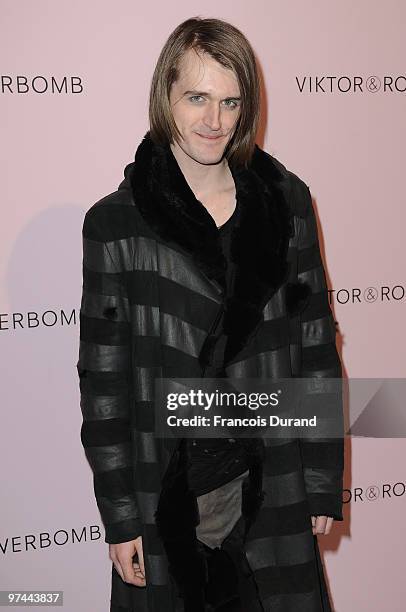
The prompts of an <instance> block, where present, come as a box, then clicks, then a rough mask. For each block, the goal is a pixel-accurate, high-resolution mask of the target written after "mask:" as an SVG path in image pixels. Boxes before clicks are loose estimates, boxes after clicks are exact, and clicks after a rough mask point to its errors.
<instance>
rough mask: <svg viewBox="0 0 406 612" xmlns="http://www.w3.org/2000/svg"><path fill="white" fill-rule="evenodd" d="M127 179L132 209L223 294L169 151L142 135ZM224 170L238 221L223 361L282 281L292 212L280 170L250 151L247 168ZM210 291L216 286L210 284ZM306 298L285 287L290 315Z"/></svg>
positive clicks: (210, 236)
mask: <svg viewBox="0 0 406 612" xmlns="http://www.w3.org/2000/svg"><path fill="white" fill-rule="evenodd" d="M130 166H131V168H130V171H129V172H127V169H126V173H125V174H126V177H127V174H128V175H129V181H130V184H131V189H132V191H133V196H134V202H135V205H136V206H137V207H138V208H139V210H140V213H141V214H142V216H143V217H144V219H145V220H146V221H147V223H148V224H149V226H150V227H151V228H152V229H153V230H154V231H155V232H156V233H157V234H158V235H159V236H160V237H161V238H162V239H163V240H165V241H169V242H173V243H175V244H176V245H178V246H180V247H181V248H182V249H183V250H184V251H185V252H186V253H187V254H189V255H190V256H191V257H193V259H194V261H195V262H196V264H197V265H198V266H199V267H200V268H201V270H202V271H203V273H204V274H205V275H206V276H207V277H208V278H209V279H210V280H211V281H212V282H215V283H216V284H217V283H219V284H220V286H221V287H222V289H223V295H224V294H225V269H226V261H225V258H224V256H223V253H222V250H221V243H220V238H219V232H218V229H217V227H216V224H215V221H214V219H213V217H212V216H211V215H210V213H209V212H208V211H207V210H206V208H205V207H204V205H203V204H202V203H201V202H200V201H199V200H197V198H196V197H195V195H194V193H193V191H192V190H191V188H190V187H189V185H188V183H187V181H186V179H185V177H184V175H183V173H182V171H181V169H180V167H179V165H178V163H177V161H176V158H175V157H174V155H173V154H172V151H171V149H170V146H169V145H167V146H161V145H156V144H154V143H153V142H152V140H151V138H150V134H149V132H147V133H146V135H145V136H144V138H143V140H142V142H141V143H140V145H139V147H138V149H137V152H136V155H135V160H134V163H132V164H130ZM230 171H231V173H232V176H233V178H234V181H235V185H236V197H237V198H238V201H239V203H240V205H241V221H240V224H239V226H238V227H234V228H233V233H232V235H231V257H232V259H233V261H234V262H235V265H236V268H235V281H234V288H233V290H232V294H231V295H230V296H229V297H228V298H227V299H225V300H224V302H225V303H224V309H225V311H224V321H223V329H224V333H225V334H226V335H227V343H226V348H225V355H224V363H225V364H226V363H229V361H231V360H232V359H233V357H235V355H236V354H237V353H238V352H239V351H240V350H241V349H242V348H243V347H244V345H245V344H246V343H247V341H248V340H249V339H250V337H251V336H252V335H253V334H254V333H255V331H256V329H257V328H258V325H259V324H260V323H261V321H262V320H263V308H264V307H265V305H266V303H267V302H268V301H269V300H270V298H271V297H272V295H273V294H274V293H275V292H276V291H277V290H278V289H279V287H280V286H281V284H282V283H283V282H285V281H286V280H287V278H288V275H289V267H290V263H289V261H288V258H287V254H288V246H289V239H290V237H291V236H293V234H294V223H293V214H292V211H291V208H290V206H289V204H288V202H287V200H286V195H285V194H286V189H287V182H288V171H287V170H286V168H285V167H284V166H283V165H282V164H281V163H280V162H278V161H277V160H275V158H273V157H272V156H271V155H269V154H268V153H266V152H265V151H263V150H262V149H260V148H259V147H258V146H257V145H255V151H254V154H253V157H252V159H251V162H250V164H249V166H248V168H243V167H233V166H232V165H230ZM216 286H218V285H216ZM307 295H308V288H307V286H306V285H304V284H294V285H292V284H290V283H288V287H287V307H288V310H289V312H291V313H294V312H296V311H297V310H298V308H299V306H300V305H301V304H303V301H304V299H305V298H306V297H307Z"/></svg>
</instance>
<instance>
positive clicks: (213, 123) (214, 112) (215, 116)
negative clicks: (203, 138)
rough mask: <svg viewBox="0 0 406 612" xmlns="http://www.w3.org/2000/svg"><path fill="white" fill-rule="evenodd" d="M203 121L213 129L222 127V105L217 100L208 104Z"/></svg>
mask: <svg viewBox="0 0 406 612" xmlns="http://www.w3.org/2000/svg"><path fill="white" fill-rule="evenodd" d="M205 110H206V112H205V114H204V118H203V121H204V123H205V125H207V126H208V127H209V128H210V129H212V130H219V129H220V125H221V124H220V107H219V105H218V104H216V102H214V101H213V102H212V103H211V104H208V105H207V106H206V109H205Z"/></svg>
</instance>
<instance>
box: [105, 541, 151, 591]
mask: <svg viewBox="0 0 406 612" xmlns="http://www.w3.org/2000/svg"><path fill="white" fill-rule="evenodd" d="M135 554H137V557H138V559H137V561H135V562H133V556H134V555H135ZM109 557H110V559H111V560H112V561H113V563H114V567H115V568H116V570H117V572H118V574H119V575H120V576H121V578H122V580H124V582H128V583H129V584H135V585H136V586H140V587H144V586H145V585H146V580H145V568H144V555H143V551H142V536H138V538H136V539H135V540H131V541H130V542H122V543H121V544H109Z"/></svg>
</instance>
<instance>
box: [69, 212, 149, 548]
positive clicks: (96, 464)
mask: <svg viewBox="0 0 406 612" xmlns="http://www.w3.org/2000/svg"><path fill="white" fill-rule="evenodd" d="M99 217H100V215H99V214H98V211H97V206H96V207H92V208H90V209H89V210H88V211H87V213H86V215H85V218H84V222H83V228H82V241H83V242H82V244H83V268H82V271H83V285H82V298H81V306H80V315H79V321H80V341H79V360H78V362H77V366H76V367H77V371H78V375H79V386H80V406H81V412H82V419H83V420H82V425H81V432H80V436H81V442H82V445H83V447H84V450H85V453H86V457H87V459H88V461H89V464H90V466H91V469H92V472H93V486H94V493H95V497H96V502H97V506H98V508H99V511H100V515H101V518H102V521H103V524H104V527H105V542H108V543H111V544H117V543H120V542H127V541H130V540H133V539H134V538H136V537H138V536H139V535H141V521H140V517H139V512H138V508H137V503H136V498H135V493H134V486H133V468H132V453H131V448H132V445H131V417H130V414H131V412H130V405H131V325H130V317H129V302H128V298H127V297H126V292H125V285H124V282H123V278H122V277H123V274H122V273H120V271H119V264H118V262H115V261H114V260H113V258H112V256H111V249H110V250H109V243H108V242H106V241H104V240H103V236H102V234H103V233H105V232H104V231H101V229H100V228H101V224H100V223H99V222H98V221H97V220H98V218H99Z"/></svg>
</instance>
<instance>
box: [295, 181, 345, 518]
mask: <svg viewBox="0 0 406 612" xmlns="http://www.w3.org/2000/svg"><path fill="white" fill-rule="evenodd" d="M303 186H304V188H305V203H306V206H305V211H304V215H305V216H304V218H301V224H300V229H299V235H298V280H299V281H301V282H307V283H308V284H309V285H310V288H311V294H310V297H309V299H308V301H307V303H306V306H305V307H304V309H303V310H302V311H301V313H300V330H301V371H300V377H301V378H303V379H307V380H309V379H314V378H317V379H318V380H317V381H314V380H313V381H312V380H309V385H308V387H309V389H310V392H308V390H307V387H305V388H306V393H305V398H306V414H310V415H311V414H319V415H320V416H321V417H323V418H328V419H333V422H334V425H335V430H334V437H329V438H322V437H320V436H319V437H316V436H315V437H313V438H312V437H311V436H308V435H306V436H303V437H302V438H300V450H301V455H302V463H303V470H304V479H305V487H306V494H307V498H308V501H309V506H310V514H311V515H314V516H316V515H325V516H332V517H334V518H335V519H336V520H338V521H342V520H343V516H342V490H343V468H344V436H343V406H342V391H341V387H342V384H341V382H342V381H341V380H340V381H333V384H331V381H330V383H329V382H328V381H324V383H323V380H320V379H323V378H329V379H333V378H335V379H337V378H339V379H342V366H341V361H340V357H339V355H338V352H337V348H336V340H335V336H336V328H335V321H334V317H333V314H332V311H331V308H330V305H329V300H328V289H327V283H326V274H325V270H324V267H323V263H322V259H321V255H320V246H319V239H318V233H317V224H316V218H315V213H314V208H313V203H312V199H311V195H310V191H309V188H308V187H307V185H305V183H303ZM306 384H307V383H306V381H305V385H306ZM330 435H331V431H330Z"/></svg>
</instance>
